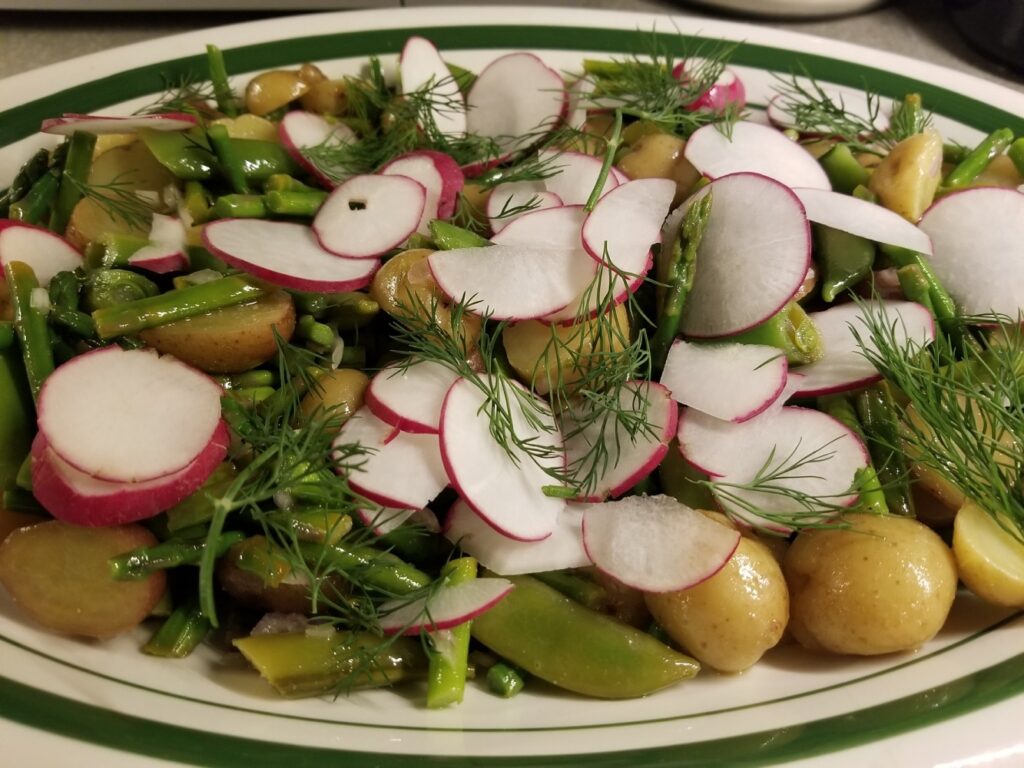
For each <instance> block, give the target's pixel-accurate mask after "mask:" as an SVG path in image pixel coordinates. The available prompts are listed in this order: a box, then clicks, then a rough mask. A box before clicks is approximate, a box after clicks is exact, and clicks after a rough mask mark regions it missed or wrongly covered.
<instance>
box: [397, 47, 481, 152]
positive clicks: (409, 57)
mask: <svg viewBox="0 0 1024 768" xmlns="http://www.w3.org/2000/svg"><path fill="white" fill-rule="evenodd" d="M398 67H399V71H400V75H401V78H402V91H403V92H404V93H416V92H419V91H423V92H425V93H429V94H430V98H431V113H432V117H433V118H434V125H436V126H437V129H438V130H439V131H441V133H443V134H445V135H447V136H462V135H464V134H465V133H466V118H467V116H466V102H465V99H464V98H463V97H462V92H461V91H460V90H459V84H458V82H457V81H456V80H455V78H454V77H452V74H451V72H449V71H448V66H447V65H446V64H445V63H444V59H442V58H441V54H440V53H439V52H438V50H437V47H436V46H435V45H434V44H433V43H432V42H430V41H429V40H427V39H426V38H425V37H419V36H418V35H414V36H412V37H410V38H409V39H408V40H406V41H405V46H404V47H403V48H402V54H401V56H399V59H398ZM421 127H422V126H421Z"/></svg>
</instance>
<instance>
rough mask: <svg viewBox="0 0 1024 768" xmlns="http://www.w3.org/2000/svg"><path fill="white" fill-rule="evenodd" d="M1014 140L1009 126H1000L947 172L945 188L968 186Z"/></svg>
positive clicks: (944, 180)
mask: <svg viewBox="0 0 1024 768" xmlns="http://www.w3.org/2000/svg"><path fill="white" fill-rule="evenodd" d="M1012 141H1013V131H1011V130H1010V129H1009V128H999V129H997V130H995V131H993V132H992V133H990V134H989V135H988V136H986V137H985V138H984V139H982V140H981V143H980V144H978V146H976V147H975V148H974V149H972V150H971V151H970V152H968V153H967V156H966V157H965V158H964V159H963V160H961V161H960V163H959V164H958V165H957V166H956V168H954V169H953V170H951V171H950V172H949V173H948V174H946V178H945V179H943V180H942V186H943V187H944V188H945V189H959V188H960V187H966V186H967V185H968V184H970V183H971V182H972V181H974V180H975V179H976V178H978V176H979V175H980V174H981V172H982V171H984V170H985V169H986V168H988V164H989V163H990V162H992V158H994V157H995V156H996V155H1000V154H1002V153H1003V151H1004V150H1005V149H1006V148H1007V147H1009V146H1010V143H1011V142H1012Z"/></svg>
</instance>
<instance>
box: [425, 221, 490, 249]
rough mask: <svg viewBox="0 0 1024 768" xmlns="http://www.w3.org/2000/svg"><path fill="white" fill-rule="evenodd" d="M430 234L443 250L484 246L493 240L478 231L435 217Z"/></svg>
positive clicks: (435, 243) (431, 223)
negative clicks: (482, 235)
mask: <svg viewBox="0 0 1024 768" xmlns="http://www.w3.org/2000/svg"><path fill="white" fill-rule="evenodd" d="M430 236H431V237H432V238H433V239H434V245H436V246H437V247H438V248H439V249H440V250H442V251H453V250H455V249H456V248H483V247H484V246H487V245H490V244H491V241H490V240H488V239H487V238H484V237H480V235H478V234H477V233H476V232H471V231H470V230H468V229H464V228H463V227H457V226H455V225H454V224H450V223H448V222H447V221H441V219H434V220H433V221H432V222H430Z"/></svg>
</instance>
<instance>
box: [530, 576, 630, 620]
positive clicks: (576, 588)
mask: <svg viewBox="0 0 1024 768" xmlns="http://www.w3.org/2000/svg"><path fill="white" fill-rule="evenodd" d="M534 578H535V579H537V581H540V582H542V583H544V584H547V585H548V586H549V587H551V588H552V589H557V590H558V591H559V592H561V593H562V594H563V595H565V596H566V597H568V598H570V599H571V600H573V601H574V602H577V603H579V604H580V605H582V606H585V607H587V608H589V609H590V610H592V611H598V612H599V613H609V612H610V608H611V602H610V600H609V598H608V591H607V590H606V589H605V588H604V587H602V586H601V585H600V584H598V583H596V582H595V581H594V580H593V579H588V578H587V577H586V576H583V575H581V574H579V573H575V572H573V571H547V572H545V573H536V574H534Z"/></svg>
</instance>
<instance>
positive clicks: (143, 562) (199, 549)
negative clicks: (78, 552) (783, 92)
mask: <svg viewBox="0 0 1024 768" xmlns="http://www.w3.org/2000/svg"><path fill="white" fill-rule="evenodd" d="M244 538H245V534H243V533H241V532H240V531H227V532H225V533H222V534H221V535H220V537H219V538H218V539H217V546H216V553H217V554H216V556H217V557H221V556H222V555H223V554H224V553H225V552H227V551H228V550H229V549H230V548H231V547H232V546H234V545H235V544H237V543H238V542H240V541H242V540H243V539H244ZM205 549H206V539H205V538H195V539H180V538H175V539H168V540H167V541H162V542H160V543H159V544H154V545H153V546H152V547H141V548H140V549H133V550H132V551H131V552H125V553H124V554H123V555H118V556H117V557H115V558H113V559H111V561H110V573H111V575H113V577H114V578H115V579H123V580H127V579H145V578H147V577H148V576H149V575H150V574H152V573H154V572H155V571H162V570H166V569H168V568H176V567H177V566H179V565H196V564H197V563H199V561H200V559H201V558H202V556H203V551H204V550H205Z"/></svg>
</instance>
